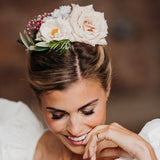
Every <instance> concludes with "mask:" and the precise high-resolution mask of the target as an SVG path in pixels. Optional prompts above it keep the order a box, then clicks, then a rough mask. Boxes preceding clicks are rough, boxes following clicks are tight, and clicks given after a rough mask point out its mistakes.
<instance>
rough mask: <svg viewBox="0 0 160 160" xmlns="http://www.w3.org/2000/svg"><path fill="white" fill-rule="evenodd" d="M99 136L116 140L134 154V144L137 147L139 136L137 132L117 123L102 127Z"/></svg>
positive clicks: (116, 142) (115, 141)
mask: <svg viewBox="0 0 160 160" xmlns="http://www.w3.org/2000/svg"><path fill="white" fill-rule="evenodd" d="M98 137H99V139H107V140H110V141H112V142H114V143H115V144H117V145H118V146H119V147H121V148H122V149H123V150H125V151H127V152H128V153H129V154H130V155H132V156H134V153H133V146H135V147H136V144H135V143H136V141H137V138H138V137H137V135H136V134H135V133H133V132H131V131H129V130H127V129H124V128H123V127H122V126H120V125H117V124H112V125H110V126H108V127H106V128H104V129H102V131H101V133H100V134H99V135H98ZM125 139H126V140H125ZM124 140H125V141H124ZM131 144H132V145H131Z"/></svg>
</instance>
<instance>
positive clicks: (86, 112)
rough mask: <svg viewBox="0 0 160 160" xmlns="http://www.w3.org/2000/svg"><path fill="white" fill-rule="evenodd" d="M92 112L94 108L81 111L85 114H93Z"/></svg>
mask: <svg viewBox="0 0 160 160" xmlns="http://www.w3.org/2000/svg"><path fill="white" fill-rule="evenodd" d="M93 113H94V110H93V109H91V110H89V111H83V114H85V115H91V114H93Z"/></svg>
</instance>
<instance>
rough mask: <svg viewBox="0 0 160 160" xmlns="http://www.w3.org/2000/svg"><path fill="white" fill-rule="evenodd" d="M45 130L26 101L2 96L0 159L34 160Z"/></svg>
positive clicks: (0, 107)
mask: <svg viewBox="0 0 160 160" xmlns="http://www.w3.org/2000/svg"><path fill="white" fill-rule="evenodd" d="M45 131H46V130H45V129H44V127H43V126H42V124H41V123H40V121H39V120H38V119H37V118H36V116H35V115H34V114H33V113H32V111H31V110H30V109H29V108H28V106H26V105H25V104H24V103H22V102H12V101H8V100H5V99H2V98H0V160H32V159H33V156H34V152H35V149H36V146H37V143H38V140H39V139H40V137H41V136H42V135H43V133H44V132H45Z"/></svg>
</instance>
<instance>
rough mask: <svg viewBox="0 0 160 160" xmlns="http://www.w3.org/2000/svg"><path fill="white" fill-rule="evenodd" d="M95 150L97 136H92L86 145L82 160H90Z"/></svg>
mask: <svg viewBox="0 0 160 160" xmlns="http://www.w3.org/2000/svg"><path fill="white" fill-rule="evenodd" d="M96 150H97V136H96V135H95V134H93V135H92V136H91V137H90V140H89V142H88V143H87V145H86V148H85V152H84V155H83V158H84V159H86V158H91V157H92V156H93V155H94V154H96Z"/></svg>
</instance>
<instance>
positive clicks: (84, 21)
mask: <svg viewBox="0 0 160 160" xmlns="http://www.w3.org/2000/svg"><path fill="white" fill-rule="evenodd" d="M72 8H73V9H72V12H71V14H70V23H71V26H72V34H73V37H74V38H75V39H74V41H79V42H85V43H88V44H91V45H93V46H95V45H96V44H101V45H105V44H107V42H106V40H105V37H106V36H107V34H108V31H107V29H108V26H107V23H106V20H105V18H104V14H103V13H100V12H96V11H94V9H93V6H92V5H89V6H85V7H80V6H79V5H75V4H72Z"/></svg>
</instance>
